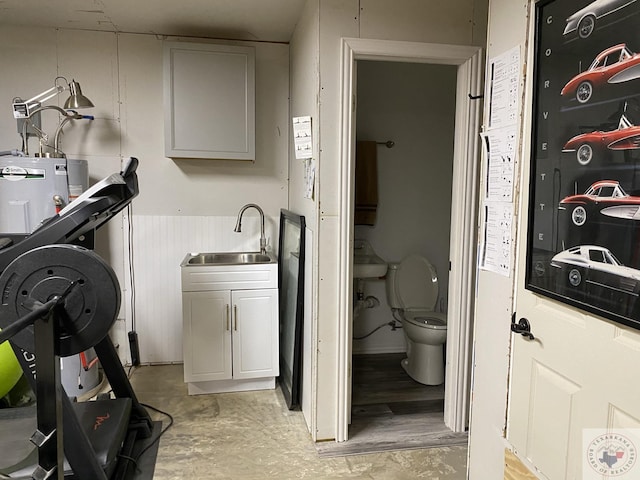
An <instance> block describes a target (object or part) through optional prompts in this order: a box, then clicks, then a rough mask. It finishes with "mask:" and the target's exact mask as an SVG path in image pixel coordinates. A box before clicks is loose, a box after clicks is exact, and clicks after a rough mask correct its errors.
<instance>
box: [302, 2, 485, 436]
mask: <svg viewBox="0 0 640 480" xmlns="http://www.w3.org/2000/svg"><path fill="white" fill-rule="evenodd" d="M487 4H488V0H451V1H449V2H439V3H434V2H424V1H423V0H397V1H394V2H388V1H386V0H322V1H320V0H308V1H307V5H306V7H305V10H306V11H307V13H305V16H306V18H312V19H313V21H312V23H313V26H312V28H311V29H310V30H309V31H308V32H305V31H304V30H305V29H307V28H309V24H308V23H306V22H300V23H298V25H297V26H296V31H295V33H294V36H293V38H292V42H291V49H292V50H293V49H294V48H296V47H297V46H298V45H297V43H298V42H303V43H304V44H305V45H306V46H311V48H309V49H308V50H306V51H305V54H306V55H308V56H309V57H311V58H312V60H310V61H311V62H313V64H314V68H316V67H317V68H318V72H319V80H318V85H317V88H315V89H313V88H312V87H313V85H311V84H310V83H305V85H306V87H308V88H306V89H304V91H303V95H310V97H307V99H306V100H303V99H301V98H299V97H298V96H297V95H298V94H297V93H296V92H299V91H298V90H296V89H297V88H298V87H297V85H296V84H293V83H292V98H291V101H292V104H294V102H298V101H307V102H313V105H314V108H313V109H312V112H317V118H314V119H313V120H314V121H317V122H318V125H319V131H318V136H317V139H316V142H317V146H315V145H314V154H315V155H316V157H317V158H316V162H317V168H318V171H317V177H316V196H315V197H314V199H313V200H308V199H306V198H304V197H303V196H301V195H300V194H299V193H298V194H296V195H291V196H290V197H289V202H290V207H291V208H293V209H294V210H296V209H298V208H299V207H300V208H304V209H313V210H314V211H315V212H316V215H317V220H316V222H315V223H314V224H313V225H312V226H311V227H310V228H312V229H314V242H315V247H314V256H317V257H316V258H317V260H316V258H314V267H315V266H316V262H317V269H316V270H315V271H314V272H313V275H314V280H315V281H316V282H315V283H314V285H312V286H311V287H310V288H311V289H312V290H311V292H309V294H310V297H311V298H312V299H313V302H314V304H313V307H312V317H311V318H308V319H307V321H309V322H311V328H312V335H313V336H314V338H315V339H316V341H314V343H313V349H314V350H313V355H315V356H316V361H315V362H314V364H313V366H312V369H313V372H312V375H313V378H312V379H311V382H312V384H313V386H314V388H316V389H317V395H314V399H313V405H312V418H311V421H310V422H309V423H310V424H309V427H310V430H311V433H312V436H313V438H314V440H322V439H334V438H336V426H337V424H338V422H337V421H336V420H337V418H338V417H337V415H338V413H337V401H338V398H339V395H338V391H337V385H338V383H339V382H338V377H339V376H340V375H342V373H343V372H339V371H338V370H339V369H338V368H337V364H338V358H339V355H340V354H341V353H340V352H341V351H343V350H342V347H343V346H341V345H338V343H337V342H336V339H337V338H338V318H339V315H338V313H339V312H338V298H339V291H338V288H339V281H338V277H339V271H338V263H339V262H338V238H339V232H340V229H341V223H340V221H341V216H340V209H339V207H340V205H339V198H340V185H341V183H340V165H339V159H340V147H341V144H340V135H341V128H342V124H341V112H340V103H341V102H340V78H341V74H342V73H341V60H340V55H341V51H340V40H341V38H345V37H347V38H349V37H350V38H370V39H380V40H392V41H413V42H429V43H443V44H444V43H446V44H457V45H480V46H484V44H485V39H486V19H487ZM296 36H297V38H296ZM314 44H315V45H317V50H313V48H312V47H313V45H314ZM298 62H299V60H292V64H291V70H292V72H294V71H295V70H296V69H297V68H298V66H299V63H298ZM292 78H293V77H292ZM297 78H298V80H296V81H302V82H308V81H309V78H308V77H304V78H303V77H300V76H298V77H297ZM312 115H313V113H312ZM292 193H293V192H292Z"/></svg>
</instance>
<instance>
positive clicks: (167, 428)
mask: <svg viewBox="0 0 640 480" xmlns="http://www.w3.org/2000/svg"><path fill="white" fill-rule="evenodd" d="M140 405H142V406H143V407H145V408H148V409H150V410H153V411H154V412H157V413H159V414H161V415H164V416H166V417H167V418H168V419H169V425H167V426H166V427H164V428H163V429H162V430H161V431H160V433H158V435H157V436H156V438H154V439H153V440H151V441H150V442H149V444H148V445H147V446H146V447H144V448H143V449H142V450H140V452H138V454H137V455H136V456H135V457H130V456H128V455H122V454H119V455H118V458H121V459H123V460H127V461H129V462H132V463H133V465H134V466H135V469H136V471H137V472H140V469H139V467H138V462H139V461H140V458H141V457H142V455H144V453H145V452H146V451H147V450H149V449H150V448H151V447H152V446H154V445H155V444H156V443H158V442H159V441H160V438H161V437H162V436H163V435H164V434H165V433H166V432H167V430H169V429H170V428H171V427H172V426H173V422H174V420H173V416H172V415H171V414H170V413H167V412H165V411H163V410H160V409H159V408H156V407H153V406H151V405H148V404H146V403H140Z"/></svg>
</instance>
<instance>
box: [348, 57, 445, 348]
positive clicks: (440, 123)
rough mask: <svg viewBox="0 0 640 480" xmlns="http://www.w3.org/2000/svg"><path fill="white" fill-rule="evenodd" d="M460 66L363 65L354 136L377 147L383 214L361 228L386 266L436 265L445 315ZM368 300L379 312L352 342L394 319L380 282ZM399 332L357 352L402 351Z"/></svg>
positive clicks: (380, 335)
mask: <svg viewBox="0 0 640 480" xmlns="http://www.w3.org/2000/svg"><path fill="white" fill-rule="evenodd" d="M456 74H457V67H455V66H451V65H429V64H418V63H415V64H410V63H395V62H371V61H359V62H358V86H357V89H358V90H357V105H358V106H357V126H356V129H357V138H358V139H359V140H374V141H378V142H384V141H387V140H393V141H394V142H395V145H394V147H393V148H391V149H389V148H387V147H385V146H384V145H378V149H377V153H378V210H377V219H376V224H375V226H356V227H355V234H354V236H355V238H362V239H366V240H368V241H369V243H370V244H371V245H372V247H373V249H374V250H375V251H376V253H377V254H378V255H380V256H381V257H382V258H383V259H384V260H385V261H387V262H389V263H397V262H399V261H401V260H402V259H403V258H404V257H406V256H407V255H409V254H412V253H418V254H420V255H423V256H424V257H426V258H427V259H429V261H430V262H431V263H432V264H433V265H434V266H435V267H436V271H437V272H438V280H439V292H440V293H439V301H438V303H437V307H438V308H443V311H446V302H447V291H448V279H449V261H448V260H449V233H450V229H451V201H450V200H451V182H452V174H453V134H454V114H455V94H456ZM365 295H374V296H375V297H376V298H378V299H379V300H380V306H379V307H376V308H373V309H367V310H363V311H362V313H361V314H360V315H359V316H358V317H357V318H356V319H355V320H354V336H361V335H364V334H366V333H369V332H371V331H372V330H373V329H374V328H376V327H377V326H379V325H381V324H383V323H386V322H389V321H391V319H392V316H391V309H390V307H389V305H388V302H387V298H386V294H385V282H384V281H383V280H377V279H372V280H367V281H365ZM405 349H406V345H405V341H404V335H403V332H402V330H401V329H398V330H395V331H392V330H391V328H390V327H384V328H382V329H380V330H378V331H377V332H376V333H374V334H372V335H371V336H369V337H367V338H365V339H363V340H356V341H354V342H353V351H354V353H383V352H403V351H405Z"/></svg>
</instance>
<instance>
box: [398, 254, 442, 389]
mask: <svg viewBox="0 0 640 480" xmlns="http://www.w3.org/2000/svg"><path fill="white" fill-rule="evenodd" d="M386 290H387V301H388V302H389V306H390V307H391V310H392V311H394V312H397V314H398V315H399V316H400V320H401V322H402V329H403V330H404V334H405V338H406V339H407V358H405V359H404V360H402V367H403V368H404V369H405V371H406V372H407V374H408V375H409V376H410V377H411V378H413V379H414V380H415V381H416V382H420V383H423V384H425V385H440V384H442V383H443V382H444V358H443V353H444V352H443V350H444V343H445V342H446V340H447V316H446V314H444V313H439V312H435V311H434V308H435V305H436V302H437V301H438V276H437V274H436V269H435V268H434V267H433V265H431V263H429V261H428V260H427V259H426V258H424V257H422V256H420V255H415V254H414V255H409V256H408V257H406V258H405V259H404V260H402V261H401V262H400V263H395V264H389V269H388V270H387V279H386Z"/></svg>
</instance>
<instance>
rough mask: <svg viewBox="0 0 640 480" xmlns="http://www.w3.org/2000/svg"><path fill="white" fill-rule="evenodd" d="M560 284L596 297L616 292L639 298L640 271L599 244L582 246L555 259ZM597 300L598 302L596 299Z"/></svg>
mask: <svg viewBox="0 0 640 480" xmlns="http://www.w3.org/2000/svg"><path fill="white" fill-rule="evenodd" d="M551 267H552V268H553V269H556V271H557V274H558V278H559V281H561V282H564V283H565V284H566V285H567V286H569V287H573V288H578V287H581V288H587V289H588V290H590V293H591V294H592V295H598V296H600V299H601V300H603V299H604V297H605V296H606V295H604V296H603V293H615V294H616V295H615V296H616V298H618V299H619V298H620V294H623V296H626V295H628V296H630V297H633V298H636V297H638V293H639V291H640V270H636V269H635V268H631V267H626V266H624V265H623V264H622V263H620V261H619V260H618V259H617V258H616V257H615V256H614V255H613V253H611V252H610V251H609V250H608V249H606V248H604V247H600V246H597V245H579V246H576V247H572V248H569V249H568V250H564V251H562V252H560V253H558V254H557V255H555V256H554V257H553V258H552V259H551ZM593 300H596V298H594V299H593Z"/></svg>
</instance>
